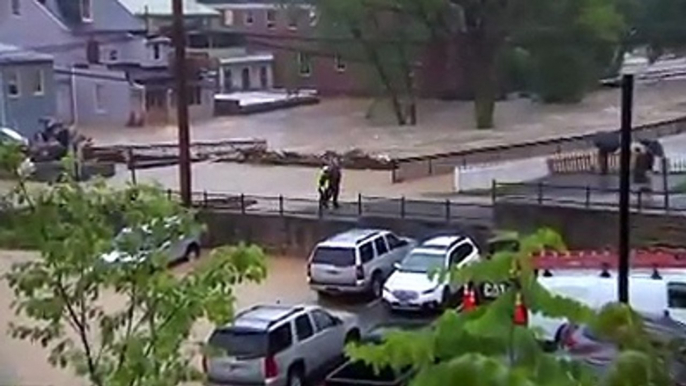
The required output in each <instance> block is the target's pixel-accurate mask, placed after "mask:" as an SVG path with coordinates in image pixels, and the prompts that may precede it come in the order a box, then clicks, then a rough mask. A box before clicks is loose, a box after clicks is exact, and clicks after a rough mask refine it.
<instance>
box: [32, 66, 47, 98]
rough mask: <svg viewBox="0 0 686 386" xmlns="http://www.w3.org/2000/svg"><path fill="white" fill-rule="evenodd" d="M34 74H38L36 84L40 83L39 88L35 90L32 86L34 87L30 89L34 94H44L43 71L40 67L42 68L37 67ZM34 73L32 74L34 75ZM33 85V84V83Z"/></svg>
mask: <svg viewBox="0 0 686 386" xmlns="http://www.w3.org/2000/svg"><path fill="white" fill-rule="evenodd" d="M36 74H37V75H38V80H39V82H38V84H39V85H40V90H38V91H37V90H36V89H35V88H34V89H33V90H32V91H33V95H36V96H42V95H45V73H44V72H43V69H42V68H39V69H37V73H36ZM36 74H34V75H36ZM34 86H35V85H34Z"/></svg>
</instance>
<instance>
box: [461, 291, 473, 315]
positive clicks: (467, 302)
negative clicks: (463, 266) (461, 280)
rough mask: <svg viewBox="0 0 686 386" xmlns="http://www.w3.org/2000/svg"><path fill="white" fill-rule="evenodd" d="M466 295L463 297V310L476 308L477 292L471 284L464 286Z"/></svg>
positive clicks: (467, 310)
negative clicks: (470, 286) (471, 287)
mask: <svg viewBox="0 0 686 386" xmlns="http://www.w3.org/2000/svg"><path fill="white" fill-rule="evenodd" d="M463 294H464V296H463V297H462V310H463V311H465V312H469V311H471V310H473V309H475V308H476V294H475V293H474V290H472V289H470V288H469V286H467V285H466V286H464V291H463Z"/></svg>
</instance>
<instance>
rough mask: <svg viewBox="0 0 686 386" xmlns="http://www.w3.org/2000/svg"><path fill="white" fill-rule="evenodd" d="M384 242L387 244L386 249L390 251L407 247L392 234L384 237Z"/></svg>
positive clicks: (404, 242) (405, 242)
mask: <svg viewBox="0 0 686 386" xmlns="http://www.w3.org/2000/svg"><path fill="white" fill-rule="evenodd" d="M386 241H387V242H388V247H389V248H390V249H391V250H394V249H398V248H402V247H404V246H406V245H407V241H405V240H402V239H399V238H398V236H396V235H394V234H393V233H389V234H387V235H386Z"/></svg>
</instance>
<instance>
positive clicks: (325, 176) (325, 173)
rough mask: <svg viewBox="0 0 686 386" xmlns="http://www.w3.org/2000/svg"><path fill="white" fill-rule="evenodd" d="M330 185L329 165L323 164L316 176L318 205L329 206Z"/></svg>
mask: <svg viewBox="0 0 686 386" xmlns="http://www.w3.org/2000/svg"><path fill="white" fill-rule="evenodd" d="M330 185H331V172H330V168H329V166H328V165H327V166H324V167H323V168H322V169H321V170H320V171H319V176H318V178H317V191H318V192H319V206H320V207H323V208H328V207H329V198H330V192H331V189H330Z"/></svg>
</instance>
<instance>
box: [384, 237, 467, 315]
mask: <svg viewBox="0 0 686 386" xmlns="http://www.w3.org/2000/svg"><path fill="white" fill-rule="evenodd" d="M479 258H480V256H479V249H478V248H477V246H476V243H475V242H474V241H472V240H471V239H470V238H469V237H466V236H439V237H434V238H431V239H429V240H427V241H425V242H423V243H422V244H421V245H419V246H418V247H416V248H414V249H413V250H412V251H411V252H410V253H409V254H408V255H407V256H406V257H405V259H403V261H402V262H401V263H400V264H399V265H398V266H397V269H396V271H395V272H394V273H393V274H392V275H391V276H390V277H389V278H388V281H387V282H386V284H385V285H384V287H383V299H384V301H385V302H386V303H387V304H388V305H389V306H390V307H391V309H393V310H437V309H441V308H443V307H446V306H448V305H449V304H450V301H451V300H452V299H453V298H454V297H455V296H456V295H457V294H458V293H459V292H460V290H461V287H460V286H458V285H455V284H452V283H450V278H449V277H448V276H447V275H440V270H446V269H451V268H455V267H461V266H464V265H465V264H470V263H472V262H474V261H477V260H479ZM432 273H433V274H434V275H433V277H432Z"/></svg>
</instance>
